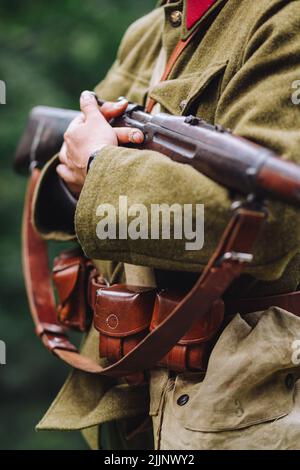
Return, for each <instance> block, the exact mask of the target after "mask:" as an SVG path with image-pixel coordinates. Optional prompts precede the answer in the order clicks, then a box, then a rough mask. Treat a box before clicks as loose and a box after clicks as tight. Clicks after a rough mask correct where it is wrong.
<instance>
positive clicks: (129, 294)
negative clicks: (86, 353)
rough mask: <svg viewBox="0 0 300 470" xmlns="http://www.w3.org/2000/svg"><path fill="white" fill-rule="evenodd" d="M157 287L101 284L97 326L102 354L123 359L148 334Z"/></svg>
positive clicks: (112, 360) (115, 359) (95, 324)
mask: <svg viewBox="0 0 300 470" xmlns="http://www.w3.org/2000/svg"><path fill="white" fill-rule="evenodd" d="M155 296H156V290H155V289H152V288H143V287H135V286H128V285H124V284H117V285H113V286H110V287H100V288H99V289H98V291H97V298H96V302H95V310H94V326H95V328H96V330H98V331H99V333H100V356H101V357H105V358H107V360H108V361H109V362H111V363H114V362H116V361H118V360H120V359H121V358H122V357H123V356H124V355H126V354H128V353H129V352H130V351H131V350H132V349H134V348H135V347H136V346H137V345H138V344H139V343H140V342H141V340H142V339H143V338H144V337H145V336H146V335H147V334H148V332H149V328H150V323H151V318H152V313H153V307H154V303H155Z"/></svg>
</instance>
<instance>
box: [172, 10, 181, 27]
mask: <svg viewBox="0 0 300 470" xmlns="http://www.w3.org/2000/svg"><path fill="white" fill-rule="evenodd" d="M170 20H171V23H172V26H175V27H177V26H180V25H181V23H182V13H181V11H179V10H175V11H172V13H171V14H170Z"/></svg>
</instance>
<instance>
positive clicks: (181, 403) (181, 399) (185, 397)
mask: <svg viewBox="0 0 300 470" xmlns="http://www.w3.org/2000/svg"><path fill="white" fill-rule="evenodd" d="M189 399H190V397H189V396H188V395H181V397H179V398H178V400H177V405H178V406H184V405H186V404H187V402H188V401H189Z"/></svg>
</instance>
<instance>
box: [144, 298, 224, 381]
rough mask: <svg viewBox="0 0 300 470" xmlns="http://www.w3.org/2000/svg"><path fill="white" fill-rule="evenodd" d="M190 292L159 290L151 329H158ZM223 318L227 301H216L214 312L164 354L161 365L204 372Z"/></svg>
mask: <svg viewBox="0 0 300 470" xmlns="http://www.w3.org/2000/svg"><path fill="white" fill-rule="evenodd" d="M186 294H187V292H178V291H175V290H172V289H165V290H162V291H160V292H159V293H157V296H156V302H155V307H154V312H153V317H152V321H151V326H150V329H151V331H152V330H154V329H155V328H157V327H158V326H159V325H160V324H161V323H162V322H163V321H164V319H165V318H167V316H168V315H169V314H170V313H171V312H172V311H173V310H174V308H175V307H176V306H177V305H178V304H179V303H180V301H181V300H182V299H183V298H184V296H185V295H186ZM223 320H224V303H223V301H222V300H217V301H215V302H214V303H213V305H212V308H211V311H210V312H209V313H208V314H207V315H206V316H205V317H204V318H202V319H201V320H199V321H198V322H196V323H195V324H194V325H193V327H192V328H191V329H190V330H189V331H188V332H187V333H186V334H185V335H184V336H183V337H182V338H181V340H180V341H179V342H178V343H177V344H176V345H175V346H174V347H173V348H172V349H171V350H170V351H169V352H168V354H167V355H166V356H164V357H163V358H162V359H161V361H160V362H159V363H158V366H161V367H166V368H168V369H170V370H173V371H175V372H184V371H187V370H191V371H193V370H194V371H202V370H203V371H205V370H206V367H207V362H208V359H209V355H210V352H211V350H212V348H213V346H214V344H215V342H216V340H217V337H218V332H220V329H221V325H222V323H223Z"/></svg>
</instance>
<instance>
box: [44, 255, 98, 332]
mask: <svg viewBox="0 0 300 470" xmlns="http://www.w3.org/2000/svg"><path fill="white" fill-rule="evenodd" d="M91 266H92V265H91V263H90V262H89V261H88V260H87V259H86V258H85V257H84V256H83V255H82V253H81V251H80V250H71V251H64V252H62V253H61V254H60V255H59V256H58V257H57V258H55V260H54V267H53V272H52V278H53V283H54V285H55V287H56V290H57V293H58V297H59V304H58V305H57V315H58V320H59V322H60V323H61V324H62V325H63V326H65V327H66V328H70V329H75V330H79V331H86V330H87V329H88V328H89V326H90V324H91V319H92V312H91V309H90V307H89V305H88V301H87V287H88V278H89V273H90V271H91Z"/></svg>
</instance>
